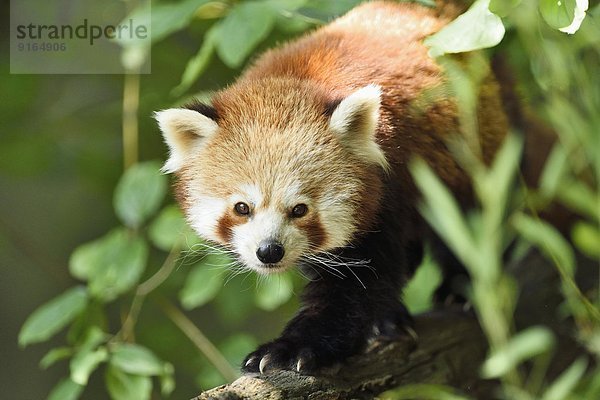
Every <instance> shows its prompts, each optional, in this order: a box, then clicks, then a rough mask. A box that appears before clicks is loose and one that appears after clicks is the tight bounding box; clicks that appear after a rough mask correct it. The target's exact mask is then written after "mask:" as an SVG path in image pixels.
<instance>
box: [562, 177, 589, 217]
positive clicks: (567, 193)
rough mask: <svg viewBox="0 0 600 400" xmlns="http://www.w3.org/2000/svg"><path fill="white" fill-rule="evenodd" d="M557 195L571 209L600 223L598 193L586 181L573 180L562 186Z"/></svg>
mask: <svg viewBox="0 0 600 400" xmlns="http://www.w3.org/2000/svg"><path fill="white" fill-rule="evenodd" d="M556 196H557V197H558V199H559V200H560V202H561V203H563V204H564V205H566V206H567V207H569V208H570V209H572V210H574V211H577V212H578V213H581V214H583V215H586V216H588V217H590V218H592V219H593V220H594V221H598V222H599V223H600V212H598V194H597V193H595V192H594V191H593V190H591V189H590V188H589V187H588V186H587V185H586V184H585V183H584V182H580V181H576V180H573V181H571V182H568V183H565V184H563V186H562V190H559V191H558V192H557V193H556Z"/></svg>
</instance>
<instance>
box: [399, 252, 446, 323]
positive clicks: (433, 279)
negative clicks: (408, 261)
mask: <svg viewBox="0 0 600 400" xmlns="http://www.w3.org/2000/svg"><path fill="white" fill-rule="evenodd" d="M441 282H442V274H441V272H440V268H439V267H438V265H437V264H436V263H435V261H433V259H432V258H431V256H430V255H429V254H428V255H427V257H426V258H425V259H424V260H423V262H422V263H421V265H420V266H419V268H417V272H416V273H415V275H414V276H413V277H412V279H411V280H410V281H408V284H407V285H406V286H405V287H404V289H403V290H402V298H403V299H404V304H406V307H407V308H408V310H409V311H410V313H411V314H418V313H422V312H425V311H428V310H430V309H431V307H432V306H433V294H434V292H435V290H436V289H437V288H438V286H439V285H440V283H441Z"/></svg>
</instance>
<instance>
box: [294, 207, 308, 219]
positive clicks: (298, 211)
mask: <svg viewBox="0 0 600 400" xmlns="http://www.w3.org/2000/svg"><path fill="white" fill-rule="evenodd" d="M307 212H308V207H307V206H306V204H298V205H296V206H295V207H294V208H293V209H292V217H294V218H300V217H303V216H305V215H306V213H307Z"/></svg>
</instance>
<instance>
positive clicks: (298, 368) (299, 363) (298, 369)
mask: <svg viewBox="0 0 600 400" xmlns="http://www.w3.org/2000/svg"><path fill="white" fill-rule="evenodd" d="M301 369H302V359H301V358H299V359H298V362H297V363H296V371H298V372H300V370H301Z"/></svg>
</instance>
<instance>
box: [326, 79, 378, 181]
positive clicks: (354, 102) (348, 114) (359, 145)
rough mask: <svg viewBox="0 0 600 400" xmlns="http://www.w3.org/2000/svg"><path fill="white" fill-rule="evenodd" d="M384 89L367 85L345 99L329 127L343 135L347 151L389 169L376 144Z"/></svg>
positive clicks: (334, 112) (336, 109)
mask: <svg viewBox="0 0 600 400" xmlns="http://www.w3.org/2000/svg"><path fill="white" fill-rule="evenodd" d="M380 104H381V88H380V87H379V86H377V85H368V86H365V87H363V88H361V89H358V90H357V91H356V92H354V93H352V94H351V95H350V96H348V97H346V98H345V99H343V100H342V101H341V102H340V104H339V105H338V106H337V107H336V108H335V110H334V111H333V113H332V114H331V119H330V120H329V128H330V129H331V130H332V131H333V132H335V133H336V134H338V135H339V136H340V141H341V142H342V144H343V145H344V146H346V148H348V150H350V151H351V152H353V153H354V154H356V155H358V156H360V157H361V158H362V159H364V160H365V161H367V162H370V163H374V164H377V165H379V166H381V167H382V168H383V169H384V170H386V171H387V170H389V164H388V162H387V160H386V158H385V154H384V153H383V151H382V150H381V148H380V147H379V145H378V144H377V143H376V142H375V132H376V130H377V122H378V121H379V107H380Z"/></svg>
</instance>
